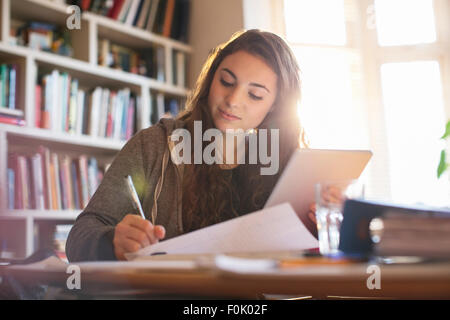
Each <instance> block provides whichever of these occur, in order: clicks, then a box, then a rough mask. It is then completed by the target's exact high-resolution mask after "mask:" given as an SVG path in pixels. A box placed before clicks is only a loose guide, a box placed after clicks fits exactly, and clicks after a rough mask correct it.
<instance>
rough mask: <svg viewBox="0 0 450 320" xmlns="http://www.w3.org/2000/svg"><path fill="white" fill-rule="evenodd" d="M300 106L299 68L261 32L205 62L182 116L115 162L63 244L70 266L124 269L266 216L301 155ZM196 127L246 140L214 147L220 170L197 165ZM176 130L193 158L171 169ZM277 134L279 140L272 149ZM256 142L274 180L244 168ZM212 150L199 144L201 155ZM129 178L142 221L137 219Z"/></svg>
mask: <svg viewBox="0 0 450 320" xmlns="http://www.w3.org/2000/svg"><path fill="white" fill-rule="evenodd" d="M299 98H300V79H299V68H298V64H297V62H296V59H295V57H294V55H293V54H292V52H291V50H290V48H289V47H288V45H287V44H286V43H285V42H284V41H283V40H282V39H281V38H280V37H278V36H277V35H275V34H272V33H268V32H261V31H258V30H249V31H246V32H239V33H236V34H235V35H233V36H232V38H231V39H230V40H229V41H228V42H227V43H225V44H223V45H221V46H219V47H217V48H216V49H215V50H214V51H213V52H212V53H211V54H210V56H209V57H208V59H207V61H206V63H205V65H204V67H203V70H202V72H201V74H200V76H199V78H198V80H197V83H196V86H195V89H194V91H193V92H192V94H191V95H190V97H189V99H188V101H187V104H186V109H185V111H184V112H183V113H181V114H180V115H179V116H178V117H177V118H176V119H161V120H160V122H159V123H158V124H156V125H154V126H152V127H150V128H147V129H145V130H142V131H140V132H139V133H137V134H136V135H135V136H134V137H133V138H132V139H130V141H128V143H127V144H126V145H125V146H124V148H123V149H122V150H121V151H120V152H119V154H118V155H117V156H116V158H115V159H114V161H113V163H112V165H111V166H110V168H109V169H108V171H107V172H106V174H105V176H104V178H103V181H102V183H101V184H100V186H99V188H98V189H97V191H96V192H95V194H94V196H93V197H92V199H91V201H90V202H89V204H88V205H87V207H86V208H85V210H84V211H83V212H82V214H80V216H79V217H78V218H77V220H76V222H75V224H74V226H73V228H72V230H71V232H70V234H69V238H68V240H67V245H66V251H67V256H68V258H69V260H70V261H80V260H109V259H119V260H122V259H125V256H124V254H125V253H127V252H134V251H137V250H138V249H140V248H141V247H144V246H147V245H149V244H154V243H156V242H158V241H159V240H161V239H163V238H165V239H167V238H171V237H175V236H178V235H181V234H183V233H186V232H190V231H193V230H196V229H199V228H203V227H205V226H208V225H211V224H215V223H218V222H222V221H225V220H228V219H231V218H234V217H237V216H240V215H244V214H247V213H250V212H253V211H256V210H259V209H261V208H263V206H264V204H265V202H266V200H267V198H268V196H269V195H270V193H271V191H272V189H273V187H274V185H275V183H276V181H277V179H278V178H279V176H280V174H281V173H282V171H283V169H284V167H285V165H286V163H287V161H288V160H289V157H290V156H291V154H292V153H293V151H294V150H295V149H297V148H299V147H304V146H306V142H305V137H304V134H303V131H302V129H301V127H300V123H299V119H298V116H297V103H298V100H299ZM199 123H200V124H201V130H202V132H200V135H201V136H202V134H203V132H206V131H207V130H209V129H216V131H217V130H219V131H220V132H222V133H223V134H224V135H223V137H226V136H227V130H242V131H243V132H245V133H246V137H247V138H246V139H244V140H241V141H243V142H242V143H241V144H237V143H236V144H235V145H234V148H231V149H230V148H226V144H227V142H226V141H227V140H226V139H225V138H223V139H222V140H220V139H219V140H220V141H218V142H220V143H218V144H217V145H219V146H220V147H219V152H218V153H220V156H221V159H224V161H223V162H224V163H213V164H208V163H205V162H204V161H202V162H201V163H198V161H196V162H195V163H194V160H193V159H194V158H195V155H194V150H197V151H198V149H196V146H194V141H198V139H197V140H196V138H195V137H194V136H195V135H196V134H199V132H198V129H197V128H198V124H199ZM196 125H197V127H196ZM179 129H184V130H185V132H188V133H189V134H190V135H191V136H192V139H191V143H190V145H191V148H186V149H183V152H186V154H183V156H186V155H188V154H187V153H189V152H190V155H192V157H191V159H192V161H190V162H189V161H187V162H184V163H178V162H177V161H174V159H173V151H174V148H175V147H176V145H177V141H176V140H174V139H172V135H173V134H174V132H177V130H179ZM263 129H266V130H263ZM273 130H276V133H277V134H276V135H274V136H273V137H275V136H276V137H277V139H271V137H272V136H271V134H272V132H274V131H273ZM262 132H266V133H268V135H269V136H270V137H269V138H267V141H268V146H266V148H267V150H274V151H272V152H277V153H278V154H277V156H278V160H279V164H278V167H277V169H278V170H277V172H276V173H275V174H270V175H262V174H261V169H262V168H264V167H267V163H264V164H263V163H262V162H261V161H260V160H259V159H258V161H257V163H254V162H252V161H250V158H251V157H252V156H254V154H251V153H252V152H254V150H253V149H251V148H249V144H250V143H249V141H250V140H251V139H252V138H255V137H256V139H257V141H259V139H260V138H261V137H260V135H261V133H262ZM252 135H253V136H252ZM179 141H180V140H179ZM179 141H178V142H179ZM187 141H188V140H186V141H184V139H183V141H182V142H183V143H185V144H186V143H187ZM209 143H210V142H208V141H202V147H203V150H205V148H206V147H207V145H208V144H209ZM274 143H275V144H277V145H276V146H275V148H271V147H272V146H273V144H274ZM238 148H244V150H246V151H248V152H247V153H246V155H245V161H244V163H241V162H237V161H236V159H237V157H236V158H234V156H235V155H237V153H238ZM189 149H190V151H189ZM186 150H188V151H186ZM230 150H231V151H230ZM171 156H172V157H171ZM271 156H273V155H271ZM230 159H231V160H234V161H230ZM127 175H131V176H132V178H133V180H134V183H135V185H136V189H137V191H138V194H139V198H140V201H141V203H142V207H143V210H144V212H145V215H146V217H147V219H146V220H144V219H142V218H141V217H140V216H139V215H136V214H133V212H135V210H134V209H133V204H132V201H131V198H130V195H129V193H128V192H129V191H128V189H127V186H126V184H125V179H124V177H125V176H127Z"/></svg>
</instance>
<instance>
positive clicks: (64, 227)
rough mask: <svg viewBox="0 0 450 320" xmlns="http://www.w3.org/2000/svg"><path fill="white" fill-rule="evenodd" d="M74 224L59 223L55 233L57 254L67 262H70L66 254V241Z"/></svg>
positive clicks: (54, 243) (54, 241)
mask: <svg viewBox="0 0 450 320" xmlns="http://www.w3.org/2000/svg"><path fill="white" fill-rule="evenodd" d="M72 226H73V225H72V224H57V225H56V226H55V230H54V233H53V245H54V250H55V254H56V256H57V257H58V258H60V259H61V260H63V261H65V262H68V259H67V255H66V242H67V238H68V237H69V233H70V230H71V229H72Z"/></svg>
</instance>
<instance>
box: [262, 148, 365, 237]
mask: <svg viewBox="0 0 450 320" xmlns="http://www.w3.org/2000/svg"><path fill="white" fill-rule="evenodd" d="M371 157H372V152H371V151H369V150H325V149H299V150H296V151H295V152H294V153H293V154H292V156H291V158H290V159H289V162H288V164H287V166H286V168H285V169H284V172H283V173H282V174H281V176H280V178H279V179H278V182H277V184H276V185H275V188H274V189H273V191H272V193H271V195H270V197H269V199H267V202H266V204H265V205H264V208H268V207H272V206H275V205H277V204H281V203H283V202H289V203H290V204H291V205H292V207H293V208H294V210H295V212H296V213H297V215H298V216H299V218H300V219H301V220H302V222H303V224H304V225H305V226H306V228H308V230H309V231H310V232H311V233H312V234H313V235H314V236H316V237H317V230H316V226H315V225H314V223H313V222H312V221H311V220H310V219H309V218H308V217H307V214H308V211H309V206H310V204H312V203H313V202H315V197H314V185H315V184H316V183H319V182H323V181H328V180H344V179H345V180H346V179H357V178H359V176H360V175H361V173H362V172H363V170H364V168H365V167H366V165H367V163H368V162H369V160H370V158H371Z"/></svg>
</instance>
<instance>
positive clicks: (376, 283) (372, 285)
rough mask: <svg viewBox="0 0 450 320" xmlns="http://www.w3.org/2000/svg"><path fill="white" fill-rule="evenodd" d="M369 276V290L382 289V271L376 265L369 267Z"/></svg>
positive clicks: (367, 283)
mask: <svg viewBox="0 0 450 320" xmlns="http://www.w3.org/2000/svg"><path fill="white" fill-rule="evenodd" d="M366 273H367V274H370V276H369V277H368V278H367V281H366V286H367V289H369V290H374V289H377V290H380V289H381V269H380V267H379V266H377V265H376V264H372V265H370V266H368V267H367V270H366Z"/></svg>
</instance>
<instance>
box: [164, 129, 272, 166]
mask: <svg viewBox="0 0 450 320" xmlns="http://www.w3.org/2000/svg"><path fill="white" fill-rule="evenodd" d="M257 132H258V134H256V133H255V131H254V130H248V131H244V130H243V129H236V130H234V129H226V130H225V133H223V132H222V131H220V130H219V129H216V128H211V129H207V130H205V132H203V130H202V122H201V121H194V137H191V133H190V132H189V131H188V130H187V129H181V128H179V129H176V130H174V132H173V133H172V135H171V136H170V140H171V141H172V142H178V143H176V144H175V146H174V147H173V148H172V150H171V157H172V161H173V162H174V163H175V164H181V163H183V164H192V163H193V164H202V163H206V164H224V160H225V164H244V163H245V161H246V153H247V152H248V164H257V163H258V160H259V163H261V164H263V165H268V166H267V167H262V168H261V169H260V173H261V175H274V174H276V173H277V172H278V169H279V160H280V159H279V158H280V157H279V153H280V148H279V130H278V129H270V155H269V150H268V149H269V144H268V130H267V129H258V131H257ZM192 139H194V140H192ZM180 140H181V141H180ZM246 140H247V141H248V143H246ZM192 141H193V145H194V152H193V154H194V159H192V150H191V146H192ZM208 141H210V142H211V143H209V144H208V145H207V146H206V147H205V148H203V142H208ZM247 146H248V148H247ZM235 150H236V152H234V151H235ZM224 154H226V155H228V156H224ZM230 155H231V156H230Z"/></svg>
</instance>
